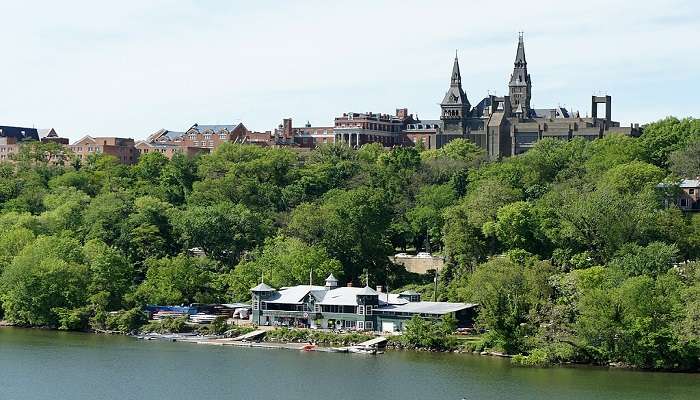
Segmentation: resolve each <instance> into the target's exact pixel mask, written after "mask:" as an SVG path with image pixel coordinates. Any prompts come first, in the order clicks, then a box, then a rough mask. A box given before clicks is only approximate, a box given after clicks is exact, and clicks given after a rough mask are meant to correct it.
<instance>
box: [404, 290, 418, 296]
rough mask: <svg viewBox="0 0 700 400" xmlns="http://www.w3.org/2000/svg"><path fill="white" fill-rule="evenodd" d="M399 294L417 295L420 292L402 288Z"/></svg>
mask: <svg viewBox="0 0 700 400" xmlns="http://www.w3.org/2000/svg"><path fill="white" fill-rule="evenodd" d="M399 294H400V295H403V296H417V295H419V294H420V293H418V292H416V291H415V290H404V291H403V292H401V293H399Z"/></svg>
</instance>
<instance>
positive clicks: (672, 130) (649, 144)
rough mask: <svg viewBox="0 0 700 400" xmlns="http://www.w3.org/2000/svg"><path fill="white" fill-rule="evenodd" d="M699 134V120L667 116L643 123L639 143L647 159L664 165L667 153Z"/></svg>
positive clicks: (661, 165) (677, 148)
mask: <svg viewBox="0 0 700 400" xmlns="http://www.w3.org/2000/svg"><path fill="white" fill-rule="evenodd" d="M699 134H700V120H698V119H694V118H684V119H682V120H679V119H678V118H675V117H668V118H665V119H662V120H659V121H656V122H652V123H650V124H647V125H645V126H644V130H643V133H642V136H641V137H640V138H639V144H640V146H641V149H642V151H643V154H644V157H645V159H646V160H647V161H649V162H651V163H652V164H654V165H657V166H659V167H666V166H667V165H668V158H669V154H671V153H672V152H674V151H677V150H680V149H683V148H684V147H685V146H686V145H687V143H688V142H689V141H690V140H693V138H697V137H698V135H699Z"/></svg>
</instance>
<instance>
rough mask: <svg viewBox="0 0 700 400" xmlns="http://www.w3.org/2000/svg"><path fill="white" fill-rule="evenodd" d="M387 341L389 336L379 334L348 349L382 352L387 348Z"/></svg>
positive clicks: (360, 351) (366, 352) (362, 351)
mask: <svg viewBox="0 0 700 400" xmlns="http://www.w3.org/2000/svg"><path fill="white" fill-rule="evenodd" d="M386 342H387V338H385V337H383V336H379V337H376V338H374V339H370V340H368V341H366V342H362V343H358V344H356V345H355V346H350V347H348V351H349V352H350V353H360V354H382V353H384V349H386Z"/></svg>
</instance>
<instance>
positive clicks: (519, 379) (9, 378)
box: [0, 328, 700, 400]
mask: <svg viewBox="0 0 700 400" xmlns="http://www.w3.org/2000/svg"><path fill="white" fill-rule="evenodd" d="M199 398H201V399H290V400H296V399H335V400H341V399H401V400H410V399H420V400H428V399H456V400H459V399H462V398H466V399H470V400H476V399H479V400H482V399H538V400H542V399H566V400H576V399H621V400H625V399H634V400H643V399H700V374H671V373H648V372H634V371H623V370H608V369H601V368H580V367H577V368H549V369H529V368H513V367H511V366H510V365H509V363H508V361H507V360H503V359H497V358H491V357H480V356H474V355H461V354H426V353H411V352H389V353H387V354H384V355H381V356H376V357H373V356H366V355H359V354H329V353H303V352H298V351H291V350H265V349H251V348H232V347H219V346H205V345H196V344H189V343H170V342H159V341H139V340H136V339H133V338H128V337H122V336H100V335H89V334H80V333H66V332H53V331H39V330H24V329H12V328H0V399H2V400H5V399H7V400H20V399H21V400H23V399H32V400H33V399H91V400H92V399H168V400H179V399H183V400H184V399H187V400H191V399H199Z"/></svg>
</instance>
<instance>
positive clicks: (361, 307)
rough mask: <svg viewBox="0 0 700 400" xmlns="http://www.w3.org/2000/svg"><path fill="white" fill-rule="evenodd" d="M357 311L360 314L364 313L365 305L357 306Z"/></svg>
mask: <svg viewBox="0 0 700 400" xmlns="http://www.w3.org/2000/svg"><path fill="white" fill-rule="evenodd" d="M357 313H358V314H360V315H365V307H364V306H357Z"/></svg>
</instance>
